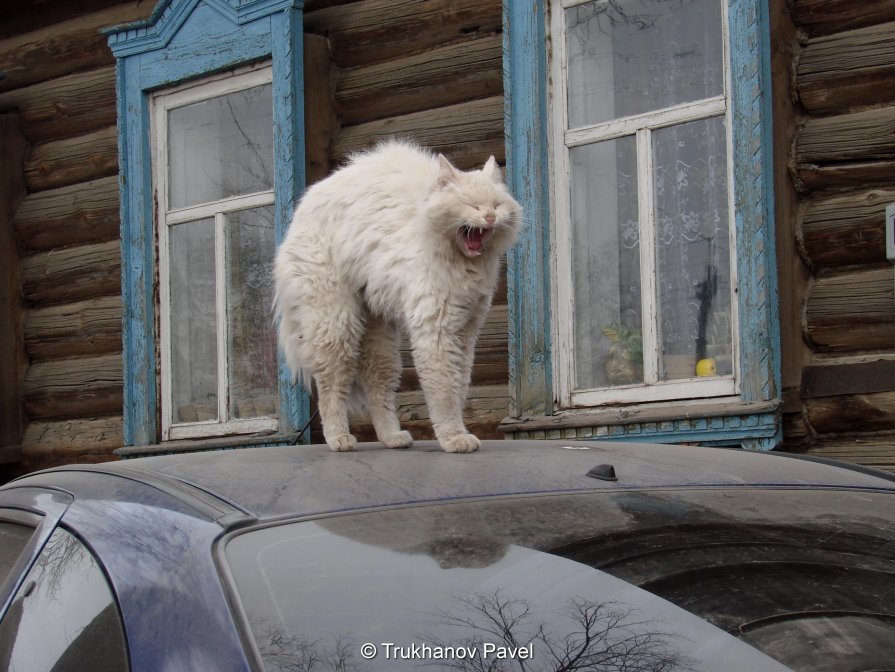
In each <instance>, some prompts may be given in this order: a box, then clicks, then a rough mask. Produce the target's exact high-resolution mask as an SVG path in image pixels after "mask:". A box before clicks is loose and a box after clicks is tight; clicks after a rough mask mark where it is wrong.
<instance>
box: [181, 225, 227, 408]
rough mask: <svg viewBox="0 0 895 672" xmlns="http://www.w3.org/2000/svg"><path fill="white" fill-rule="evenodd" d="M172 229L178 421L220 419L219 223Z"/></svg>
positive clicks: (182, 226)
mask: <svg viewBox="0 0 895 672" xmlns="http://www.w3.org/2000/svg"><path fill="white" fill-rule="evenodd" d="M169 231H170V256H169V266H170V271H169V272H170V288H171V316H170V319H171V389H172V395H173V402H174V403H173V410H174V413H173V420H174V422H196V421H200V420H215V419H216V418H217V417H218V407H217V403H218V402H217V390H218V387H217V385H218V383H217V328H216V325H215V314H216V310H215V243H214V220H213V219H203V220H199V221H195V222H189V223H187V224H178V225H177V226H172V227H171V228H170V229H169Z"/></svg>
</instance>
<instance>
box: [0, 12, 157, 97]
mask: <svg viewBox="0 0 895 672" xmlns="http://www.w3.org/2000/svg"><path fill="white" fill-rule="evenodd" d="M151 11H152V3H149V2H139V1H138V0H131V2H126V3H124V4H119V5H118V6H116V7H112V8H109V9H105V10H102V11H98V12H91V13H89V14H87V15H84V16H78V17H77V18H73V19H70V20H68V21H63V22H61V23H56V24H54V25H50V24H49V23H45V24H44V26H45V27H42V28H40V29H38V30H34V31H29V32H27V33H24V34H19V35H15V36H12V37H8V38H7V39H5V40H0V74H2V78H0V91H9V90H11V89H18V88H21V87H23V86H28V85H31V84H36V83H38V82H43V81H46V80H49V79H55V78H56V77H62V76H63V75H69V74H72V73H74V72H82V71H85V70H93V69H95V68H99V67H102V66H108V65H113V64H114V62H115V59H114V58H113V57H112V52H111V50H110V49H109V46H108V40H107V37H106V36H105V35H103V34H102V33H101V32H100V29H102V28H105V27H107V26H116V25H120V24H123V23H129V22H131V21H136V20H137V19H142V18H146V17H147V16H149V14H150V13H151ZM41 13H42V11H41Z"/></svg>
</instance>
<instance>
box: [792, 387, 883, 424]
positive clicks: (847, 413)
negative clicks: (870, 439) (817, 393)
mask: <svg viewBox="0 0 895 672" xmlns="http://www.w3.org/2000/svg"><path fill="white" fill-rule="evenodd" d="M806 407H807V412H808V420H809V422H810V423H811V425H812V426H813V427H814V429H815V430H817V432H818V433H819V434H847V433H848V434H851V433H855V432H859V431H860V432H879V431H884V430H892V429H895V392H877V393H874V394H854V395H840V396H836V397H820V398H817V399H808V400H807V402H806Z"/></svg>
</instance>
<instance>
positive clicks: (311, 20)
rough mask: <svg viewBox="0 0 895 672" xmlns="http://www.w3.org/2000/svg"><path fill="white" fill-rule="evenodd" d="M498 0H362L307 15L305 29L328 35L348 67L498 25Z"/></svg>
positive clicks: (490, 30) (471, 35)
mask: <svg viewBox="0 0 895 672" xmlns="http://www.w3.org/2000/svg"><path fill="white" fill-rule="evenodd" d="M502 19H503V17H502V12H501V3H500V2H497V0H486V1H484V2H483V1H482V0H361V1H360V2H353V3H351V4H347V5H341V6H336V7H327V8H324V9H320V10H317V11H311V12H308V13H307V14H305V30H306V31H307V32H311V33H316V34H319V35H326V36H328V37H329V39H330V41H331V44H332V49H333V58H334V59H335V61H336V63H338V65H339V66H340V67H351V66H357V65H363V64H367V63H374V62H376V61H384V60H388V59H390V58H397V57H401V56H405V55H406V54H411V53H415V52H421V51H425V50H426V49H431V48H433V47H436V46H438V45H442V44H448V43H450V42H455V41H462V40H466V39H471V38H474V37H476V36H480V35H486V34H488V33H498V32H500V30H501V28H502V23H503V20H502Z"/></svg>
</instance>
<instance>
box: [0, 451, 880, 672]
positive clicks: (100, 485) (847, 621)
mask: <svg viewBox="0 0 895 672" xmlns="http://www.w3.org/2000/svg"><path fill="white" fill-rule="evenodd" d="M0 572H2V573H0V579H2V580H3V583H2V586H0V608H2V611H0V617H2V620H0V670H3V669H7V670H20V671H21V670H25V671H27V672H32V671H38V672H39V671H42V670H91V671H93V670H103V671H109V672H115V671H117V670H128V669H130V670H147V671H152V672H159V671H166V670H198V671H206V670H208V671H219V670H234V671H235V670H271V671H274V670H275V671H281V670H282V671H324V672H325V671H337V670H338V671H350V670H357V671H361V670H369V671H375V670H403V669H436V670H437V669H445V670H494V671H499V670H530V671H539V672H540V671H548V670H549V671H551V672H554V671H559V670H569V671H571V670H610V671H615V670H618V671H622V670H625V671H628V670H650V671H660V670H711V671H724V672H727V671H736V670H744V671H745V670H748V671H750V672H755V671H758V670H768V671H771V670H786V669H796V670H811V671H812V672H819V671H821V672H822V671H824V670H892V669H895V479H893V478H892V477H891V475H889V474H886V473H883V472H873V471H870V470H865V469H860V468H850V467H848V466H846V465H837V464H832V463H827V462H820V461H816V460H813V461H812V460H805V459H796V458H795V457H793V456H787V455H784V454H759V453H747V452H744V451H739V450H728V449H720V448H700V447H693V446H666V445H649V444H633V443H602V442H578V441H555V442H550V441H519V442H503V441H492V442H489V441H486V442H484V444H483V446H482V448H481V450H480V451H479V452H478V453H475V454H471V455H450V454H445V453H443V452H442V451H441V450H440V449H439V448H438V447H437V445H436V444H434V443H428V442H421V443H418V444H417V445H416V446H415V447H414V448H412V449H409V450H387V449H384V448H382V447H381V446H378V445H376V444H369V445H362V446H360V448H359V450H357V451H356V452H352V453H332V452H330V451H329V450H328V449H326V448H325V447H323V446H310V447H289V448H251V449H236V450H225V451H219V452H206V453H193V454H181V455H167V456H158V457H147V458H139V459H131V460H124V461H120V462H114V463H107V464H101V465H85V466H72V467H63V468H58V469H53V470H49V471H45V472H41V473H38V474H34V475H30V476H26V477H23V478H21V479H18V480H16V481H13V482H12V483H9V484H7V485H6V486H4V487H2V488H0Z"/></svg>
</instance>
